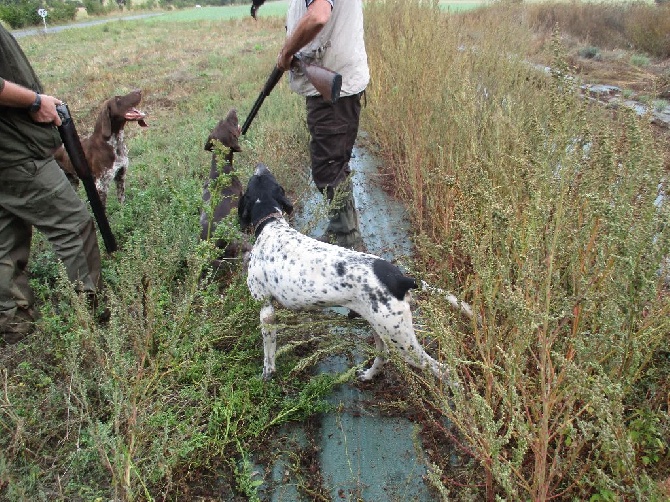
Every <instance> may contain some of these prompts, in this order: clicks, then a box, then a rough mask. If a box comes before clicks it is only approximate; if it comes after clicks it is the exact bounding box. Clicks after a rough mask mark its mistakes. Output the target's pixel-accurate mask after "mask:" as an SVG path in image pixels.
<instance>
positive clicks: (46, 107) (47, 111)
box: [30, 94, 62, 126]
mask: <svg viewBox="0 0 670 502" xmlns="http://www.w3.org/2000/svg"><path fill="white" fill-rule="evenodd" d="M40 96H41V98H42V106H40V109H39V110H37V111H36V112H31V113H30V116H31V117H32V119H33V120H34V121H35V122H41V123H47V124H49V123H53V124H54V125H56V126H59V125H61V119H60V115H58V112H57V111H56V105H60V104H61V103H62V101H61V100H60V99H58V98H54V97H53V96H48V95H47V94H41V95H40Z"/></svg>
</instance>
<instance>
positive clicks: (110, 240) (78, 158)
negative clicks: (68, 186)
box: [56, 103, 117, 253]
mask: <svg viewBox="0 0 670 502" xmlns="http://www.w3.org/2000/svg"><path fill="white" fill-rule="evenodd" d="M56 111H57V112H58V115H59V116H60V119H61V125H59V126H58V132H59V133H60V137H61V140H63V146H65V150H66V151H67V154H68V155H69V156H70V162H72V166H73V167H74V170H75V171H76V172H77V176H79V179H80V180H81V182H82V183H83V184H84V188H85V189H86V196H87V197H88V201H89V202H90V203H91V210H92V211H93V216H94V217H95V221H96V222H97V223H98V229H99V230H100V235H102V240H103V241H104V242H105V249H107V252H108V253H113V252H114V251H116V249H117V246H116V239H115V238H114V234H113V233H112V229H111V228H110V226H109V221H107V215H106V214H105V206H103V205H102V201H101V200H100V195H98V190H97V188H95V179H94V178H93V175H92V174H91V168H90V167H89V165H88V161H87V160H86V156H85V155H84V149H83V147H82V146H81V141H80V140H79V135H78V134H77V129H76V128H75V126H74V122H73V120H72V116H71V115H70V109H69V108H68V107H67V105H66V104H65V103H63V104H60V105H57V106H56Z"/></svg>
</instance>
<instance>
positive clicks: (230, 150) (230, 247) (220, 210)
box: [200, 109, 251, 269]
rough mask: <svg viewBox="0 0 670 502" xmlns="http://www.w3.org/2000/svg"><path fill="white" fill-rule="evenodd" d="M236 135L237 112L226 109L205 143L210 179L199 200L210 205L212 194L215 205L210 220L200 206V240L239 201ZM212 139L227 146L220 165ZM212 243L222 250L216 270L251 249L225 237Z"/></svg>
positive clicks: (239, 188)
mask: <svg viewBox="0 0 670 502" xmlns="http://www.w3.org/2000/svg"><path fill="white" fill-rule="evenodd" d="M239 137H240V126H239V123H238V120H237V111H236V110H235V109H232V110H230V111H229V112H228V115H227V116H226V118H225V119H223V120H220V121H219V123H218V124H217V125H216V127H214V129H213V130H212V132H211V133H210V135H209V137H208V138H207V142H206V143H205V150H207V151H208V152H212V163H211V167H210V170H209V179H208V180H207V181H206V182H205V185H204V187H203V191H202V202H203V205H204V206H207V205H209V204H210V201H211V200H212V196H214V197H215V201H216V206H214V208H213V211H212V212H211V214H212V219H211V221H210V218H209V212H208V211H205V210H204V209H203V211H202V212H201V213H200V228H201V230H200V239H201V240H208V239H209V238H210V237H211V236H212V235H214V231H215V230H216V227H217V225H218V224H219V223H220V222H221V220H223V219H224V218H225V217H226V216H228V215H229V214H230V211H231V210H232V209H233V208H237V204H238V201H239V199H240V197H241V196H242V192H243V191H244V188H243V187H242V184H241V183H240V180H239V179H238V178H237V176H235V175H234V174H232V173H233V154H234V152H240V151H242V149H241V148H240V144H239V141H238V140H239ZM214 140H217V141H219V142H221V144H222V145H223V146H224V147H225V148H227V152H225V157H224V159H223V160H224V163H223V166H221V167H219V163H220V162H219V159H218V156H217V153H216V152H215V151H214V150H215V148H214ZM221 173H224V174H225V175H227V176H228V177H229V178H228V180H227V181H226V183H223V185H222V186H217V187H216V192H215V193H214V194H213V195H212V193H211V191H210V187H213V186H214V181H216V180H217V179H218V178H219V176H220V175H221ZM215 245H216V247H217V248H219V249H221V250H222V253H221V254H220V255H219V258H218V259H217V260H215V262H214V263H212V266H213V267H214V268H215V269H218V267H219V266H220V265H221V264H222V263H223V261H224V260H226V259H230V258H236V257H238V256H239V255H240V253H245V252H249V251H250V250H251V246H250V245H249V243H247V242H240V241H237V240H233V241H231V242H228V241H226V240H224V239H217V240H216V242H215Z"/></svg>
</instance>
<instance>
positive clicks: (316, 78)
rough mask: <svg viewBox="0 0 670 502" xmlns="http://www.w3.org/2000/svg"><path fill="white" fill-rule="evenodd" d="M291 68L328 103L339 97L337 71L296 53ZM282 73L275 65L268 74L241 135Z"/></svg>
mask: <svg viewBox="0 0 670 502" xmlns="http://www.w3.org/2000/svg"><path fill="white" fill-rule="evenodd" d="M291 69H292V70H297V71H299V72H301V73H304V74H305V76H306V77H307V80H309V82H310V83H311V84H312V85H313V86H314V88H315V89H316V90H317V92H318V93H319V94H321V96H322V97H323V99H325V100H326V101H328V102H329V103H335V102H336V101H337V100H338V99H339V97H340V90H341V89H342V75H340V74H339V73H336V72H334V71H332V70H329V69H328V68H324V67H323V66H319V65H315V64H309V63H306V62H305V61H304V60H303V59H302V57H301V56H299V55H298V54H296V55H295V56H293V60H292V61H291ZM283 74H284V71H283V70H280V69H279V68H277V67H276V66H275V68H274V70H272V73H270V76H269V77H268V79H267V81H266V82H265V85H264V86H263V89H262V90H261V93H260V94H259V95H258V98H257V99H256V102H255V103H254V106H253V107H252V108H251V111H250V112H249V115H248V116H247V119H246V120H245V121H244V125H243V126H242V130H241V133H242V134H243V135H244V134H246V133H247V129H249V126H250V125H251V122H252V121H253V120H254V117H256V114H257V113H258V110H260V108H261V105H262V104H263V101H264V100H265V98H266V97H268V96H269V95H270V93H271V92H272V89H274V88H275V86H276V85H277V82H279V80H280V79H281V76H282V75H283Z"/></svg>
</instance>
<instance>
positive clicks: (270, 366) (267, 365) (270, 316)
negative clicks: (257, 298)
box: [261, 302, 277, 380]
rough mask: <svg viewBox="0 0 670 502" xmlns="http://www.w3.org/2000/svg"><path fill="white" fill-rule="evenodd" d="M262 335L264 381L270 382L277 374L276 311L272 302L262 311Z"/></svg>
mask: <svg viewBox="0 0 670 502" xmlns="http://www.w3.org/2000/svg"><path fill="white" fill-rule="evenodd" d="M261 333H262V334H263V380H269V379H270V378H272V375H273V374H274V372H275V357H276V355H277V328H276V327H275V309H274V307H273V306H272V304H271V303H270V302H268V303H266V304H265V305H264V306H263V308H262V309H261Z"/></svg>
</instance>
